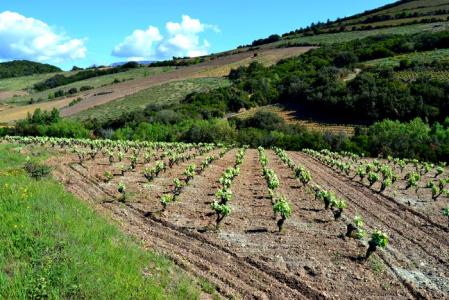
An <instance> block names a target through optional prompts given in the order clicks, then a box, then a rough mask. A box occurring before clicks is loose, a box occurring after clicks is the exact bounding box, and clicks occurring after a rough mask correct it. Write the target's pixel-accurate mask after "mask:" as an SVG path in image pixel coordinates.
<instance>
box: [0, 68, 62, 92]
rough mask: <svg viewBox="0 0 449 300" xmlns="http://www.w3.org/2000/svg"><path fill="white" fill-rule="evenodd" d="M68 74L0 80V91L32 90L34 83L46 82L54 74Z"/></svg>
mask: <svg viewBox="0 0 449 300" xmlns="http://www.w3.org/2000/svg"><path fill="white" fill-rule="evenodd" d="M70 73H71V72H69V73H48V74H36V75H30V76H22V77H14V78H6V79H0V91H21V90H27V89H30V88H32V87H33V85H34V84H35V83H38V82H41V81H44V80H47V79H48V78H50V77H53V76H55V75H56V74H65V75H68V74H70Z"/></svg>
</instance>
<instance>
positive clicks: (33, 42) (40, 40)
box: [0, 11, 87, 63]
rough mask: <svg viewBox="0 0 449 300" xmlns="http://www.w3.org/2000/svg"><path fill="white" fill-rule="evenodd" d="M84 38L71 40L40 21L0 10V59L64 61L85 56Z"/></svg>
mask: <svg viewBox="0 0 449 300" xmlns="http://www.w3.org/2000/svg"><path fill="white" fill-rule="evenodd" d="M86 51H87V49H86V47H85V40H84V39H71V38H70V37H68V36H67V35H66V34H65V33H58V32H56V31H55V30H54V29H52V28H51V27H50V26H49V25H48V24H46V23H44V22H43V21H40V20H37V19H34V18H27V17H25V16H23V15H21V14H18V13H15V12H10V11H5V12H2V13H0V59H1V60H11V59H29V60H37V61H41V62H47V61H50V62H57V63H59V62H63V61H67V60H75V59H81V58H84V57H85V56H86Z"/></svg>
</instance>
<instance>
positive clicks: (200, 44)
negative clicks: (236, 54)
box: [112, 15, 219, 60]
mask: <svg viewBox="0 0 449 300" xmlns="http://www.w3.org/2000/svg"><path fill="white" fill-rule="evenodd" d="M150 29H151V34H150ZM165 29H166V32H167V35H166V36H165V37H163V36H161V34H160V32H159V30H158V28H156V27H153V26H150V27H149V29H148V30H147V31H143V30H135V31H134V32H133V34H132V35H130V36H128V37H126V38H125V40H124V41H123V42H121V43H120V44H118V45H117V46H116V47H115V48H114V50H113V51H112V55H114V56H116V57H122V58H123V57H124V58H127V59H128V60H144V59H147V60H159V59H168V58H171V57H173V56H178V57H183V56H190V57H195V56H202V55H206V54H207V53H208V49H209V48H210V44H209V42H208V41H207V40H205V39H204V40H201V39H200V36H199V35H200V34H201V33H203V32H205V31H206V30H213V31H215V32H219V29H218V27H217V26H215V25H209V24H203V23H201V21H200V20H199V19H193V18H191V17H189V16H187V15H183V16H182V21H181V22H180V23H177V22H167V24H166V25H165ZM138 37H139V38H138Z"/></svg>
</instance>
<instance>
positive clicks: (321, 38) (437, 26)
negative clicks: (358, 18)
mask: <svg viewBox="0 0 449 300" xmlns="http://www.w3.org/2000/svg"><path fill="white" fill-rule="evenodd" d="M448 28H449V22H439V23H432V24H417V25H407V26H399V27H392V28H384V29H373V30H365V31H347V32H340V33H325V34H319V35H314V36H300V37H295V36H292V37H291V38H289V39H288V40H284V41H281V42H278V43H279V45H282V44H285V43H311V44H332V43H341V42H347V41H352V40H356V39H363V38H366V37H369V36H374V35H380V34H414V33H419V32H423V31H441V30H446V29H448Z"/></svg>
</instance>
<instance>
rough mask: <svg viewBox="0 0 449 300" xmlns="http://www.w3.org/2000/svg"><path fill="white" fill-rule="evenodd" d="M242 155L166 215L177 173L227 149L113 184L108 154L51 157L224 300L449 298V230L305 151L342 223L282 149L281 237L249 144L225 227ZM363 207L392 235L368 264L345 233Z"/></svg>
mask: <svg viewBox="0 0 449 300" xmlns="http://www.w3.org/2000/svg"><path fill="white" fill-rule="evenodd" d="M236 152H237V151H236V150H235V149H233V150H230V151H228V152H227V153H226V154H225V155H224V156H223V157H222V158H220V159H217V160H215V161H214V162H213V163H212V164H211V165H210V166H208V167H207V168H206V169H205V170H204V171H203V172H202V173H201V174H200V175H196V176H195V177H194V178H193V179H192V180H191V181H190V182H189V184H188V185H187V186H186V187H185V188H184V189H183V190H182V192H181V194H180V195H179V197H178V200H177V201H176V202H175V203H172V204H170V205H169V206H168V208H167V209H166V210H165V211H162V206H161V205H160V203H159V198H160V196H161V195H162V194H164V193H169V192H170V191H171V190H172V189H173V183H172V182H173V179H174V178H182V173H183V171H184V170H185V168H186V167H187V166H188V165H189V164H191V163H196V165H197V166H199V165H200V163H201V161H202V160H204V158H206V157H207V156H215V155H218V153H219V150H214V151H211V152H209V153H206V154H203V155H199V156H196V157H195V158H193V159H191V160H190V161H186V162H183V163H180V164H178V165H175V166H173V168H169V169H168V170H166V171H165V172H163V173H161V174H160V175H159V176H158V178H156V179H155V180H153V181H152V182H151V183H148V182H147V181H146V179H145V178H144V176H143V175H142V170H143V168H144V167H145V166H143V165H138V167H137V168H136V169H135V170H134V171H133V172H127V173H126V174H125V176H123V177H121V176H115V177H114V179H113V180H111V182H109V183H105V182H103V180H102V174H103V173H104V171H105V170H109V169H110V168H114V166H112V167H111V166H109V164H108V163H107V161H106V159H97V160H96V161H88V162H86V163H84V164H83V165H84V167H82V166H80V165H79V164H78V163H76V161H77V160H76V158H75V157H74V156H72V155H65V156H61V157H57V158H52V160H51V163H52V165H54V166H55V171H54V175H55V176H56V177H57V178H58V179H59V180H61V181H62V182H63V183H64V185H65V186H66V188H67V189H68V190H69V191H70V192H73V193H75V194H76V195H77V196H79V197H80V198H81V199H84V200H86V201H88V202H89V203H91V205H92V206H93V207H94V208H96V209H98V210H99V211H101V212H102V213H104V214H107V215H108V216H109V217H110V218H111V219H113V220H116V221H117V222H118V223H119V224H120V225H121V226H122V228H123V230H125V231H126V232H128V233H129V234H132V235H134V236H136V237H138V238H139V239H140V240H142V243H143V245H145V246H146V247H148V248H151V249H156V250H158V251H160V252H162V253H164V254H166V255H168V256H169V257H171V258H172V259H173V260H174V261H175V262H176V263H177V264H179V265H180V266H182V267H183V268H185V269H186V270H187V271H189V272H191V273H192V274H194V275H196V276H200V277H203V278H206V279H207V280H209V281H210V282H212V283H214V284H215V285H216V286H217V290H218V292H219V293H220V294H221V295H222V296H224V297H234V298H261V299H263V298H265V299H307V298H308V299H318V298H320V299H323V298H333V299H362V298H363V299H366V298H382V299H385V298H389V299H413V298H429V299H430V298H439V299H442V298H445V297H447V294H448V293H449V289H448V278H449V271H448V270H449V269H448V258H449V255H448V252H449V247H448V246H449V245H448V244H449V242H448V241H447V240H446V239H445V235H447V233H445V232H444V231H443V230H441V229H440V228H436V227H434V226H432V225H431V224H429V223H428V222H427V221H426V220H424V219H422V218H421V217H420V216H419V215H416V214H413V213H411V212H410V211H404V210H403V209H402V208H401V206H398V205H397V204H396V203H395V202H394V201H391V200H390V199H387V198H385V197H383V196H382V195H378V194H374V193H373V192H372V191H370V190H369V189H367V188H365V187H362V186H360V185H359V184H357V183H353V182H351V181H350V180H348V179H346V178H344V177H342V176H340V175H338V174H337V173H336V172H334V171H332V170H330V169H329V168H327V167H325V166H323V165H321V164H319V163H317V162H316V161H315V160H313V159H311V158H309V157H308V156H306V155H303V154H301V153H297V152H289V153H288V154H289V156H290V157H291V158H292V159H293V160H294V161H295V162H296V163H297V164H302V165H304V166H305V167H306V168H307V169H309V170H310V171H311V173H312V176H313V181H314V182H315V183H317V184H319V185H321V186H323V188H327V189H329V190H332V191H335V192H336V193H337V194H339V195H340V196H341V197H343V198H345V199H347V202H348V208H347V209H346V210H345V212H344V216H343V218H342V219H341V220H339V221H335V220H334V218H333V215H332V213H331V212H330V211H326V210H324V207H323V204H322V203H320V202H319V201H317V200H315V199H314V196H313V194H312V193H311V191H310V190H309V189H308V188H307V187H303V186H302V184H301V183H299V182H298V181H297V180H296V179H295V178H294V176H293V175H294V174H293V172H292V171H291V170H290V169H289V168H288V167H287V166H285V165H284V164H283V163H282V161H280V159H279V158H277V156H276V155H275V154H274V152H272V151H267V157H268V160H269V163H268V168H270V169H273V170H274V171H275V172H276V174H277V175H278V177H279V180H280V184H281V185H280V187H279V188H278V190H277V192H278V193H281V194H283V195H285V196H286V197H287V198H288V199H289V201H290V203H291V205H292V208H293V215H292V217H291V218H289V219H288V220H287V222H286V224H285V233H283V234H279V233H278V232H277V226H276V219H275V218H274V214H273V211H272V204H271V201H270V199H269V197H268V188H267V184H266V182H265V179H264V178H263V176H262V168H261V166H260V163H259V161H258V153H257V150H251V149H249V150H247V151H246V154H245V157H244V161H243V164H242V165H241V166H240V174H239V175H238V176H237V177H236V178H235V179H234V181H233V183H232V186H231V189H232V192H233V199H232V201H231V208H232V212H231V214H230V215H229V216H228V217H226V218H225V219H224V221H223V222H222V224H221V226H220V230H219V231H216V229H215V218H216V216H215V214H214V213H213V211H212V210H211V208H210V203H211V202H212V201H213V200H214V194H215V192H216V191H217V189H218V188H219V183H218V182H217V181H218V178H219V177H220V176H221V174H222V173H223V171H224V170H225V169H226V168H228V167H231V166H233V165H234V162H235V154H236ZM153 163H154V160H153V161H152V162H149V163H148V164H147V165H146V166H151V165H152V164H153ZM108 168H109V169H108ZM121 181H122V182H125V183H126V185H127V189H128V190H129V198H128V199H127V200H126V203H120V202H119V201H117V199H118V194H117V192H116V186H117V183H118V182H121ZM356 213H357V214H360V215H362V216H363V218H364V220H365V223H366V227H367V229H368V230H369V231H371V230H372V229H374V228H379V229H382V230H384V231H386V232H387V233H388V234H389V236H390V245H389V246H388V248H387V249H386V250H385V251H378V252H377V253H376V254H374V255H373V257H372V258H371V259H370V260H368V261H366V262H361V261H360V260H359V257H360V256H361V255H364V253H365V251H366V243H365V244H364V243H361V242H359V241H356V240H353V239H346V240H345V239H343V238H341V235H342V234H344V233H345V231H346V224H347V222H349V221H348V220H349V219H350V218H352V217H353V216H354V215H355V214H356Z"/></svg>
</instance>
